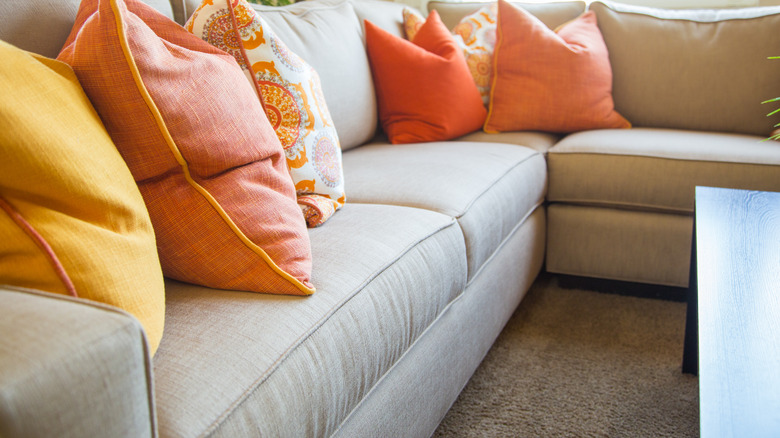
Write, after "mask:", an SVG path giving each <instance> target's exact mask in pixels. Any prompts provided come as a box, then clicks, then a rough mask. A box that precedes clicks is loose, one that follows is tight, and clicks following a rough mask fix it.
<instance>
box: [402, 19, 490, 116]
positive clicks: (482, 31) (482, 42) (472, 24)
mask: <svg viewBox="0 0 780 438" xmlns="http://www.w3.org/2000/svg"><path fill="white" fill-rule="evenodd" d="M497 13H498V5H497V4H496V3H491V4H490V6H486V7H484V8H481V9H479V10H478V11H476V12H474V13H472V14H469V15H466V16H465V17H463V19H462V20H461V21H460V22H459V23H458V24H457V25H455V27H454V28H453V29H452V34H453V36H454V37H455V42H456V43H457V44H458V46H460V47H461V49H463V56H464V57H465V58H466V63H467V64H468V66H469V71H470V72H471V76H472V77H473V78H474V83H475V84H477V89H478V90H479V94H480V96H482V101H483V102H484V103H485V105H487V104H488V102H489V101H490V81H491V78H492V75H493V74H492V71H493V49H494V47H495V45H496V20H497V18H496V15H497ZM403 18H404V31H405V33H406V39H408V40H409V41H413V40H414V37H415V36H416V35H417V32H418V31H419V30H420V27H421V26H422V25H423V23H424V22H425V18H423V16H422V15H420V13H419V12H417V11H416V10H414V9H412V8H404V10H403Z"/></svg>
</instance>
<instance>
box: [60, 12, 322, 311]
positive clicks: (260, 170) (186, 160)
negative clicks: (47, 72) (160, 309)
mask: <svg viewBox="0 0 780 438" xmlns="http://www.w3.org/2000/svg"><path fill="white" fill-rule="evenodd" d="M59 58H60V59H61V60H64V61H66V62H67V63H69V64H71V65H72V66H73V69H74V70H75V72H76V75H77V76H78V78H79V80H80V82H81V84H82V86H83V87H84V90H85V91H86V93H87V95H88V96H89V98H90V100H91V101H92V103H93V104H94V105H95V108H96V109H97V111H98V113H99V114H100V116H101V118H102V119H103V122H104V123H105V125H106V128H107V129H108V132H109V133H110V134H111V137H112V138H113V140H114V142H115V144H116V147H117V149H119V152H120V153H121V154H122V156H123V158H124V160H125V162H126V163H127V165H128V167H129V168H130V171H131V172H132V174H133V177H134V178H135V181H136V183H137V184H138V187H139V188H140V191H141V194H142V195H143V197H144V200H145V201H146V205H147V207H148V209H149V214H150V217H151V219H152V224H153V225H154V230H155V233H156V235H157V246H158V250H159V254H160V261H161V263H162V268H163V272H164V274H165V275H166V276H169V277H171V278H174V279H177V280H181V281H186V282H190V283H195V284H201V285H205V286H209V287H214V288H221V289H234V290H248V291H256V292H269V293H285V294H296V295H305V294H311V293H313V292H314V288H313V287H312V285H311V284H310V282H309V279H310V276H311V248H310V243H309V236H308V233H307V231H306V223H305V221H304V220H303V217H302V215H301V211H300V209H299V208H298V206H297V204H296V200H295V188H294V186H293V184H292V180H291V179H290V175H289V172H288V171H287V164H286V160H285V158H284V151H283V149H282V146H281V144H280V143H279V139H278V138H277V137H276V134H275V133H274V130H273V128H272V127H271V125H270V124H269V123H268V119H267V118H266V116H265V113H264V111H263V108H262V106H261V105H260V102H259V101H258V99H257V97H256V96H255V95H254V91H253V90H252V87H251V86H250V85H249V84H248V83H247V81H246V78H245V77H244V74H243V72H242V71H241V69H240V68H239V67H238V65H237V64H236V61H235V59H233V57H231V56H230V55H228V54H226V53H225V52H223V51H221V50H219V49H216V48H214V47H213V46H211V45H209V44H208V43H206V42H204V41H202V40H201V39H200V38H197V37H195V36H193V35H192V34H190V33H188V32H187V31H186V30H184V28H182V27H181V26H179V25H178V24H176V23H174V22H173V21H171V20H170V19H168V18H166V17H165V16H163V15H161V14H160V13H158V12H157V11H155V10H154V9H153V8H151V7H150V6H148V5H146V4H144V3H143V2H142V1H140V0H82V2H81V6H80V8H79V11H78V14H77V16H76V22H75V25H74V28H73V31H72V32H71V34H70V36H69V37H68V40H67V41H66V43H65V47H64V48H63V50H62V52H61V53H60V55H59Z"/></svg>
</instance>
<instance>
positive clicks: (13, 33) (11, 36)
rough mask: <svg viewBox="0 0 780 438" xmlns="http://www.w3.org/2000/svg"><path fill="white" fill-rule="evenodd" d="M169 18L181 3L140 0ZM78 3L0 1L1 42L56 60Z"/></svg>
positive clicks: (71, 0)
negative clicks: (172, 6) (173, 6)
mask: <svg viewBox="0 0 780 438" xmlns="http://www.w3.org/2000/svg"><path fill="white" fill-rule="evenodd" d="M143 1H144V3H146V4H148V5H150V6H152V7H153V8H155V9H156V10H158V11H159V12H161V13H163V14H164V15H165V16H167V17H168V18H173V9H172V8H171V4H172V3H173V4H177V3H178V2H180V1H181V0H143ZM80 3H81V0H2V1H0V40H3V41H5V42H7V43H10V44H13V45H14V46H16V47H19V48H20V49H24V50H27V51H30V52H33V53H37V54H39V55H43V56H47V57H49V58H55V57H56V56H57V54H58V53H59V52H60V49H62V45H63V44H64V43H65V39H66V38H68V34H70V30H71V28H73V22H74V21H75V19H76V11H77V10H78V8H79V4H80Z"/></svg>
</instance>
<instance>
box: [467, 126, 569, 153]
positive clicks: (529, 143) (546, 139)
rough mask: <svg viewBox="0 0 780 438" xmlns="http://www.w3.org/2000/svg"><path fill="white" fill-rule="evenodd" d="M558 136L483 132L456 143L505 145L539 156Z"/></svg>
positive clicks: (556, 140) (540, 133) (537, 132)
mask: <svg viewBox="0 0 780 438" xmlns="http://www.w3.org/2000/svg"><path fill="white" fill-rule="evenodd" d="M561 137H562V136H561V135H560V134H553V133H551V132H539V131H511V132H499V133H496V134H488V133H487V132H485V131H483V130H481V129H480V130H479V131H476V132H472V133H471V134H466V135H464V136H463V137H460V138H456V139H455V140H456V141H474V142H482V143H505V144H512V145H521V146H526V147H529V148H531V149H533V150H535V151H537V152H540V153H541V154H545V155H546V154H547V151H548V150H550V148H551V147H553V146H555V143H557V142H558V141H559V140H560V139H561Z"/></svg>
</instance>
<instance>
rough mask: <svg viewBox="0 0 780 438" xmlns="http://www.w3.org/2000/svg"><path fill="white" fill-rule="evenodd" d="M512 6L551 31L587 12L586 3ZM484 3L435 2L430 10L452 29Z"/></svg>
mask: <svg viewBox="0 0 780 438" xmlns="http://www.w3.org/2000/svg"><path fill="white" fill-rule="evenodd" d="M510 3H511V4H513V5H515V6H518V7H521V8H523V9H525V10H526V11H528V12H530V13H532V14H533V15H534V16H535V17H536V18H538V19H540V20H541V21H542V23H544V24H545V25H546V26H547V27H549V28H550V29H556V28H558V27H559V26H561V25H562V24H565V23H567V22H569V21H571V20H573V19H575V18H577V17H579V16H580V15H582V13H583V12H585V2H582V1H560V2H557V1H556V2H548V3H523V2H516V1H512V2H510ZM484 6H485V3H484V2H479V1H477V2H474V1H471V2H469V1H466V2H457V3H456V2H450V1H438V0H433V1H429V2H428V6H427V7H428V10H429V11H433V10H435V11H436V12H438V13H439V16H440V17H441V21H442V22H444V25H445V26H447V28H450V29H452V27H453V26H455V25H457V24H458V23H459V22H460V21H461V20H462V19H463V17H465V16H466V15H468V14H471V13H474V12H475V11H477V10H479V9H480V8H482V7H484Z"/></svg>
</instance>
